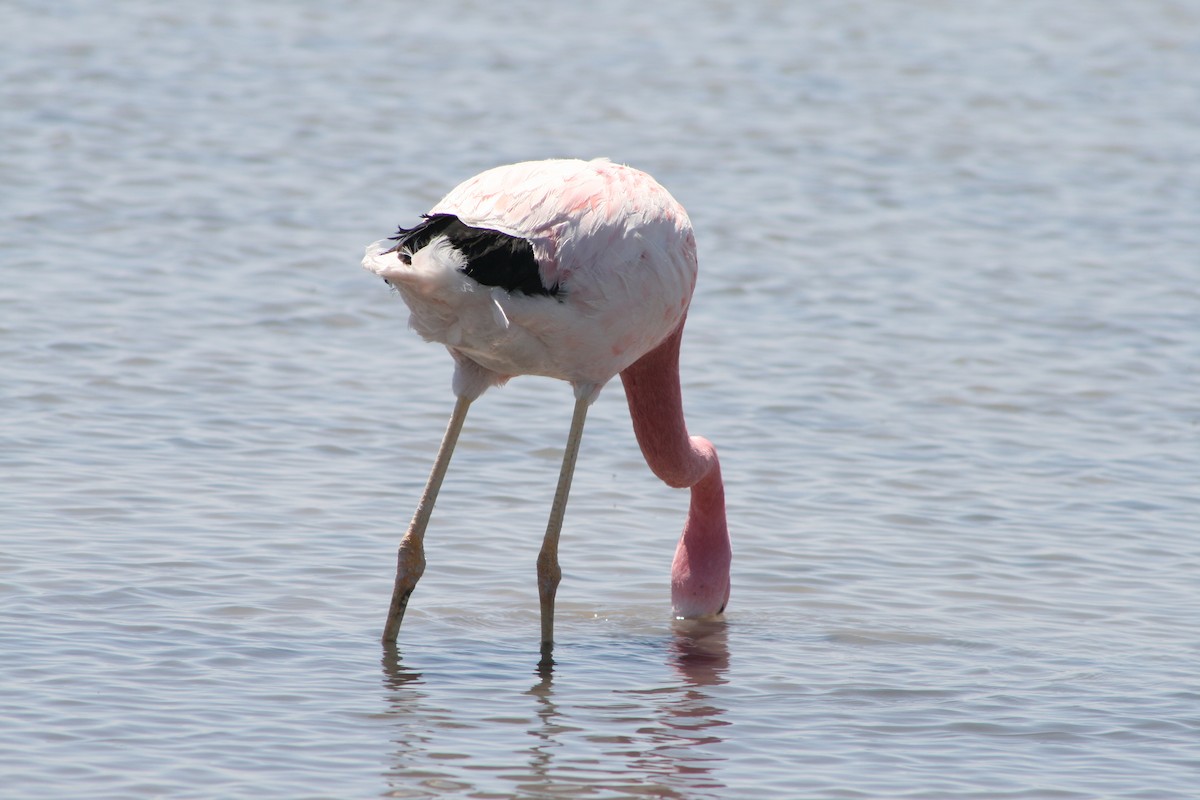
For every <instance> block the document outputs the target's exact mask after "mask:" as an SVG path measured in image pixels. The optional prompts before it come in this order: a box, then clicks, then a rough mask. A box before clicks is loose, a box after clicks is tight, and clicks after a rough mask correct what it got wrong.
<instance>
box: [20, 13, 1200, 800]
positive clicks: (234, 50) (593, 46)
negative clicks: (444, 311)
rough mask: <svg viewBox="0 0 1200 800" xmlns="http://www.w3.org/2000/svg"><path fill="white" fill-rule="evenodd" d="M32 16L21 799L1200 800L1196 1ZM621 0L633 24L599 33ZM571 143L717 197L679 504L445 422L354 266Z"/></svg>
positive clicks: (548, 435) (549, 404)
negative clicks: (396, 578) (559, 489)
mask: <svg viewBox="0 0 1200 800" xmlns="http://www.w3.org/2000/svg"><path fill="white" fill-rule="evenodd" d="M586 5H587V4H567V3H562V4H535V3H523V2H517V3H506V4H485V3H456V2H451V3H441V4H420V5H418V4H415V3H390V4H389V3H367V2H346V3H316V2H287V3H285V2H277V1H276V2H267V1H264V2H256V0H249V1H248V2H242V3H235V4H199V3H193V4H182V5H180V4H174V5H171V4H163V3H152V2H145V1H144V0H128V2H122V3H118V4H96V3H84V2H68V1H65V0H64V1H63V2H58V1H56V0H38V1H37V2H33V1H32V0H28V1H27V2H21V1H20V0H17V1H16V2H9V3H7V4H6V5H5V7H4V9H3V10H2V11H0V14H2V16H3V18H4V24H3V30H4V34H3V36H4V40H5V44H4V49H3V55H2V56H0V70H2V77H3V80H2V81H0V107H2V109H3V110H2V113H0V139H2V140H3V142H4V146H3V148H0V185H2V186H3V187H4V188H3V190H2V191H0V217H2V225H0V276H2V278H3V280H2V281H0V398H2V399H0V411H2V413H0V475H2V478H3V480H2V481H0V603H2V604H3V614H2V615H0V652H3V659H2V661H0V785H2V786H3V787H4V789H3V790H2V792H0V793H2V794H4V796H5V797H14V798H17V797H20V798H79V797H88V798H122V799H125V798H156V797H172V798H241V797H245V798H250V797H253V798H261V797H289V798H350V797H381V796H386V797H406V798H419V797H470V798H507V797H519V798H542V797H595V798H623V797H666V798H731V797H739V798H741V797H745V798H750V797H753V798H794V797H823V798H834V797H849V798H853V797H860V798H892V797H900V796H904V797H918V798H939V797H941V798H971V797H988V798H991V797H1002V798H1089V797H1101V796H1102V797H1118V798H1191V797H1195V793H1196V786H1197V785H1200V710H1198V709H1200V689H1198V688H1197V687H1198V683H1197V664H1198V663H1200V633H1198V632H1197V631H1198V630H1200V628H1198V626H1197V621H1198V620H1200V503H1198V500H1197V498H1198V497H1200V411H1198V407H1197V406H1198V398H1200V372H1198V368H1200V255H1198V254H1200V224H1198V220H1200V134H1198V133H1197V131H1200V81H1198V80H1197V76H1198V75H1200V7H1198V6H1197V4H1195V3H1191V2H1157V1H1155V0H1148V1H1147V2H1138V3H1133V2H1128V3H1123V2H1102V1H1101V0H1096V1H1095V2H1087V1H1086V0H1079V1H1078V2H1075V1H1074V0H1073V1H1072V2H1067V3H1062V4H1047V3H1038V2H1033V0H1028V1H1022V2H1015V3H1002V2H981V3H965V4H964V3H951V2H942V1H941V0H930V1H929V2H913V3H900V2H880V3H853V2H852V3H842V2H811V3H807V2H806V3H784V2H779V3H766V2H764V3H741V4H736V3H718V2H703V3H683V2H663V3H640V2H637V3H635V2H623V1H622V2H611V3H609V2H606V3H601V4H599V5H598V6H596V7H595V8H591V9H590V10H584V7H585V6H586ZM593 5H595V4H593ZM551 155H578V156H587V157H591V156H595V155H607V156H609V157H611V158H613V159H615V160H619V161H624V162H628V163H631V164H634V165H636V166H639V167H642V168H643V169H646V170H647V171H649V172H651V173H653V174H654V175H655V176H656V177H657V178H658V179H659V180H660V181H661V182H662V183H664V184H665V185H666V186H667V187H669V188H670V189H671V190H672V191H673V193H674V194H675V195H676V196H677V197H678V198H679V199H680V201H681V202H683V204H684V205H685V206H686V207H687V208H688V209H689V210H690V212H691V214H692V218H693V221H694V223H695V225H696V228H697V236H698V240H699V248H700V259H701V280H700V285H699V288H698V290H697V294H696V298H695V301H694V304H693V309H692V312H691V315H690V318H689V323H688V331H687V336H686V338H685V352H684V364H683V370H684V388H685V393H686V398H685V401H686V405H687V410H688V415H689V423H690V426H691V428H692V429H693V431H695V432H697V433H703V434H705V435H706V436H708V437H710V438H711V439H712V440H713V441H714V442H716V443H717V445H718V447H719V448H720V449H721V453H722V463H723V467H724V472H725V477H726V481H727V491H728V501H729V509H730V518H731V529H732V533H733V537H734V547H735V563H734V575H733V582H734V588H733V597H732V601H731V604H730V607H729V612H728V614H727V615H726V618H725V620H724V621H721V622H715V623H706V624H696V623H682V622H673V621H672V620H671V619H670V618H669V600H668V588H667V573H668V569H669V564H670V558H671V554H672V550H673V546H674V539H675V537H676V536H677V535H678V530H679V526H680V524H681V522H682V518H683V515H684V511H685V506H686V500H687V498H686V494H681V493H679V492H675V491H673V490H670V489H668V488H666V487H665V486H663V485H661V484H659V483H658V482H657V481H655V480H654V479H653V478H652V477H651V475H650V473H649V471H648V470H647V469H646V467H645V465H644V463H643V462H642V460H641V456H640V454H639V452H638V450H637V446H636V444H635V442H634V439H633V436H632V432H631V429H630V424H629V421H628V414H627V411H626V409H625V406H624V403H623V400H622V397H621V387H620V386H619V384H614V385H611V386H609V387H608V388H607V389H606V390H605V392H604V393H603V394H602V395H601V397H600V399H599V401H598V402H597V404H596V405H595V407H594V408H593V411H592V414H591V416H590V417H589V420H588V430H587V435H586V438H585V441H584V444H583V449H582V454H581V457H580V467H579V472H578V474H577V476H576V482H575V487H574V490H573V495H572V501H571V508H570V510H569V513H568V515H567V525H566V529H565V531H564V535H563V544H562V559H563V568H564V572H565V577H564V581H563V585H562V587H561V589H560V591H559V620H558V637H559V640H560V644H559V646H558V648H557V650H556V651H555V657H556V663H555V664H554V666H553V668H552V669H542V670H540V671H539V670H538V668H537V652H536V650H537V646H536V645H537V643H536V638H537V600H536V590H535V586H534V580H533V574H534V571H533V563H534V557H535V554H536V550H537V547H538V545H539V543H540V537H541V531H542V529H543V528H544V524H545V515H546V513H547V510H548V506H549V502H550V497H551V494H552V492H553V481H554V478H555V475H556V473H557V467H558V459H559V454H560V451H561V447H562V442H563V440H564V438H565V435H566V428H567V423H568V421H569V417H570V401H571V394H570V390H569V388H568V387H567V386H566V385H565V384H559V383H555V382H553V381H548V380H544V379H533V378H526V379H518V380H515V381H513V382H512V383H511V384H510V385H509V386H507V387H505V388H503V389H501V390H496V391H492V392H490V393H489V394H488V395H486V396H485V397H484V398H483V399H482V400H481V401H480V402H478V403H476V404H475V406H474V408H473V409H472V413H471V417H470V418H469V419H468V421H467V426H466V429H465V431H464V433H463V439H462V444H461V446H460V450H459V452H458V454H457V455H456V457H455V462H454V464H453V465H452V468H451V472H450V475H449V478H448V479H447V482H446V486H445V488H444V489H443V492H442V497H441V500H440V502H439V507H438V509H437V513H436V514H435V516H434V522H433V525H432V527H431V530H430V533H429V538H428V558H429V567H428V569H427V572H426V575H425V578H424V579H423V581H422V583H421V585H420V587H419V588H418V589H417V592H416V593H415V594H414V596H413V600H412V604H411V606H410V610H409V613H408V617H407V618H406V620H405V626H404V629H403V630H402V632H401V641H400V646H399V648H398V649H396V650H385V649H381V647H380V646H379V644H378V642H377V637H378V633H379V630H380V627H381V625H382V617H383V614H384V611H385V610H386V605H387V599H388V595H389V593H390V589H391V580H392V570H393V567H394V553H395V547H396V543H397V541H398V538H399V535H400V533H401V532H402V529H403V527H404V526H405V524H406V523H407V520H408V517H409V515H410V514H411V512H412V508H413V506H414V504H415V503H416V499H417V495H418V494H419V492H420V487H421V485H422V484H423V482H424V479H425V476H426V473H427V470H428V468H429V465H430V463H431V461H432V458H433V454H434V451H435V450H436V447H437V443H438V440H439V438H440V435H441V431H442V428H443V426H444V424H445V420H446V418H447V416H448V414H449V411H450V407H451V403H452V401H451V395H450V392H449V387H448V383H449V375H450V360H449V358H448V357H447V356H446V354H445V352H444V351H442V350H440V349H439V348H437V347H434V346H429V345H424V344H422V343H421V342H420V341H419V340H418V339H417V337H416V336H415V335H413V334H412V333H411V332H409V331H407V330H406V329H405V324H404V321H405V318H406V313H405V310H404V309H403V307H402V304H401V303H400V302H399V300H398V299H397V298H395V297H394V296H391V295H389V294H388V292H387V290H386V288H385V287H384V286H383V285H382V284H381V283H380V282H379V281H378V280H377V279H374V278H373V277H371V276H370V275H367V274H366V273H365V272H363V271H361V270H360V269H359V268H358V261H359V258H360V256H361V252H362V249H361V248H362V246H363V245H365V244H366V243H368V242H370V241H373V240H375V239H378V238H380V237H381V236H383V235H386V234H387V233H389V232H390V231H391V230H392V228H393V226H394V225H396V224H397V223H400V222H410V221H411V220H413V219H414V218H415V217H416V215H417V214H419V213H420V212H422V211H425V210H426V209H427V208H429V207H430V206H431V205H432V204H433V202H435V201H436V200H437V199H438V198H439V197H440V196H441V194H442V193H443V192H444V191H446V190H447V189H448V188H449V187H451V186H453V185H454V184H455V183H457V182H458V181H459V180H461V179H463V178H465V177H467V176H469V175H471V174H473V173H475V172H477V171H479V170H481V169H483V168H485V167H489V166H493V165H495V164H499V163H505V162H509V161H515V160H520V159H525V158H536V157H546V156H551Z"/></svg>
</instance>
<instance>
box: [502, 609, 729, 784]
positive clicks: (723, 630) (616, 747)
mask: <svg viewBox="0 0 1200 800" xmlns="http://www.w3.org/2000/svg"><path fill="white" fill-rule="evenodd" d="M673 634H674V635H673V636H672V638H671V639H670V640H669V643H668V647H667V653H666V655H667V662H666V663H667V664H668V665H669V666H671V667H672V668H673V669H674V670H675V671H676V672H677V673H678V674H679V675H680V676H681V677H682V678H683V679H684V685H682V686H665V687H659V688H655V689H638V690H626V691H621V690H618V691H616V692H615V694H617V695H619V699H618V700H617V701H615V702H614V701H613V700H612V699H611V695H609V696H608V698H609V699H607V701H606V702H602V703H596V704H591V703H589V704H574V705H573V707H572V706H571V705H568V709H567V710H566V711H562V710H560V708H559V704H558V703H556V701H555V695H556V693H555V690H554V662H553V661H552V660H548V659H543V661H542V662H541V663H540V664H539V665H538V669H537V675H538V678H539V680H538V682H537V683H535V684H534V685H533V686H532V687H530V689H529V691H528V692H527V695H528V696H530V697H533V698H535V699H536V700H537V704H538V705H537V716H538V719H539V721H540V726H539V727H536V728H533V729H531V730H530V731H529V733H530V735H531V736H533V737H534V738H535V739H537V743H536V744H534V745H532V746H531V747H530V748H529V761H528V764H529V771H530V778H531V779H532V782H531V783H530V784H529V785H526V786H525V787H523V788H525V789H528V790H530V791H534V792H535V793H545V794H561V793H563V792H567V791H571V790H580V789H583V788H584V787H588V788H592V789H599V788H605V789H608V790H618V789H620V788H622V787H626V788H631V789H632V788H634V787H636V790H637V793H638V794H650V795H652V796H655V797H670V798H675V797H678V798H683V797H694V796H696V793H697V792H700V791H714V792H716V791H719V790H720V789H722V788H724V787H723V785H722V784H721V782H720V781H719V780H717V779H716V778H715V776H713V775H712V772H713V769H714V768H715V767H716V766H717V765H718V764H719V763H721V762H722V761H724V760H725V759H724V758H723V757H721V756H720V755H717V754H715V753H719V750H720V747H719V746H720V744H721V743H722V737H721V736H720V735H719V733H720V730H721V728H723V727H725V726H727V725H729V724H730V723H728V722H726V721H724V720H722V719H721V717H722V716H723V715H724V713H725V710H724V709H723V708H721V707H720V706H719V705H717V704H716V703H714V702H713V700H712V698H711V697H710V695H709V693H708V692H707V691H706V688H705V687H709V686H715V685H720V684H723V683H725V682H726V679H725V677H724V673H725V671H726V670H727V669H728V668H729V647H728V635H727V627H726V624H725V622H724V620H715V621H703V622H698V621H679V622H677V623H676V624H675V626H674V630H673ZM631 698H632V699H633V700H634V702H630V700H631ZM564 702H566V700H564ZM578 738H582V739H584V740H586V741H587V742H588V743H590V744H593V745H595V744H600V745H603V746H605V749H604V751H603V756H604V758H603V759H597V758H595V756H594V755H591V754H589V755H588V756H586V757H584V758H580V757H578V756H576V755H575V752H576V751H577V750H578V748H577V747H573V746H572V745H573V744H574V741H573V740H574V739H578ZM589 750H590V748H589ZM560 752H561V753H562V755H559V756H558V757H557V759H556V753H560ZM568 754H569V755H568ZM610 760H613V761H614V763H619V764H620V767H619V768H616V769H614V768H609V769H603V768H600V767H599V764H598V763H597V762H598V761H599V762H600V763H605V762H608V761H610Z"/></svg>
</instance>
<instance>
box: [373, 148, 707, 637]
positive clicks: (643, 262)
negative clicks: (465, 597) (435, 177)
mask: <svg viewBox="0 0 1200 800" xmlns="http://www.w3.org/2000/svg"><path fill="white" fill-rule="evenodd" d="M426 220H427V221H426V222H425V223H422V225H421V226H418V227H416V228H413V229H409V230H405V229H401V235H400V236H399V237H397V238H398V239H399V240H400V244H399V245H397V246H395V247H392V246H390V243H388V242H386V241H383V242H377V243H375V244H374V245H372V246H371V247H369V248H368V250H367V255H366V257H365V258H364V259H363V265H364V266H365V267H366V268H367V269H369V270H371V271H372V272H374V273H376V274H377V275H379V276H381V277H382V278H384V280H386V281H387V282H388V283H389V284H391V285H392V286H394V287H395V288H396V289H397V290H398V291H399V292H400V294H401V296H402V297H403V298H404V300H405V302H406V303H407V304H408V306H409V308H410V310H411V318H410V324H411V325H412V327H413V328H414V329H415V330H416V331H417V332H418V333H419V334H420V335H421V336H422V337H424V338H425V339H427V340H429V341H434V342H440V343H441V344H443V345H445V346H446V347H447V348H448V349H449V350H450V353H451V355H452V356H453V357H454V360H455V363H456V368H455V373H454V380H453V389H454V393H455V394H456V395H457V396H458V398H459V400H458V405H457V406H456V409H455V414H454V415H453V416H452V417H451V423H450V426H449V428H448V430H447V435H446V439H445V440H444V441H443V445H442V449H441V452H440V453H439V456H438V460H437V462H436V463H435V466H434V470H433V474H432V475H431V476H430V483H429V485H427V487H426V491H425V494H424V496H423V497H422V500H421V504H420V506H419V507H418V509H417V514H416V516H414V519H413V523H412V525H410V527H409V531H408V533H407V534H406V535H405V538H404V540H403V541H402V542H401V548H400V555H399V562H398V567H399V568H398V573H397V582H396V594H395V596H394V598H393V606H392V614H391V615H390V616H389V621H388V626H387V628H386V630H385V633H384V638H385V640H393V639H394V638H395V635H396V632H397V630H398V628H399V625H400V621H401V619H402V617H403V612H404V607H405V605H406V603H407V599H408V595H409V594H410V593H411V592H412V588H413V586H415V584H416V580H417V578H419V577H420V573H421V571H422V570H423V568H424V557H423V547H422V540H423V535H424V529H425V525H426V524H427V522H428V518H429V512H430V511H431V510H432V505H433V501H434V499H435V498H436V495H437V491H438V487H439V486H440V483H441V479H442V476H443V475H444V473H445V469H446V466H447V464H448V462H449V458H450V453H451V452H452V451H453V447H454V443H455V441H456V439H457V436H458V430H459V428H461V424H462V419H463V418H464V417H465V414H466V409H467V407H468V406H469V404H470V403H471V402H472V401H473V400H475V399H476V398H477V397H478V396H479V395H480V394H482V393H483V391H484V390H486V389H487V388H488V387H489V386H492V385H496V384H500V383H503V382H504V381H506V380H508V379H509V378H510V377H513V376H515V375H545V376H548V377H552V378H559V379H562V380H565V381H568V382H570V383H571V384H572V385H573V386H574V387H575V396H576V410H575V418H574V420H573V422H572V430H571V436H570V439H569V440H568V446H567V451H566V453H565V455H564V463H563V471H562V474H561V476H560V481H559V490H558V494H557V495H556V497H555V503H554V507H553V508H552V511H551V520H550V525H549V526H548V529H547V533H546V541H545V544H544V546H543V551H542V554H541V556H540V557H539V561H538V575H539V588H540V590H541V598H542V641H543V647H544V648H546V649H548V648H549V646H550V643H551V639H552V630H553V603H554V592H555V589H556V587H557V584H558V576H559V572H558V563H557V544H558V532H559V527H560V526H561V523H562V514H563V512H564V510H565V505H566V497H567V492H568V491H569V487H570V479H571V474H572V471H573V469H574V462H575V455H576V453H577V452H578V445H579V437H580V436H581V434H582V428H583V420H584V416H585V414H586V409H587V406H588V405H589V404H590V403H591V402H592V401H594V400H595V398H596V396H597V395H598V394H599V391H600V389H601V388H602V387H603V386H604V384H605V383H607V382H608V381H609V380H611V379H612V378H613V377H614V376H615V375H617V374H621V375H622V379H623V381H624V383H625V387H626V395H627V397H628V399H629V405H630V411H631V414H632V416H633V421H634V429H635V432H636V433H637V437H638V441H639V443H640V444H641V446H642V450H643V452H644V454H645V455H646V460H647V462H648V463H649V464H650V466H651V468H652V469H653V470H654V471H655V473H656V474H658V475H659V476H660V477H661V478H662V479H663V480H665V481H666V482H667V483H669V484H671V485H673V486H690V487H692V504H691V510H690V512H689V516H688V523H687V525H686V526H685V529H684V535H683V536H682V537H681V539H680V543H679V547H678V549H677V551H676V557H675V562H674V565H673V568H672V597H673V602H674V605H675V611H676V613H677V614H678V615H680V616H687V617H696V616H705V615H708V614H715V613H720V611H722V610H724V606H725V603H726V601H727V600H728V596H729V559H730V556H729V553H730V548H729V535H728V531H727V528H726V524H725V509H724V493H723V488H722V484H721V477H720V469H719V467H718V465H717V460H716V452H715V450H714V449H713V447H712V445H711V444H710V443H709V442H708V441H707V440H704V439H702V438H700V437H688V435H687V430H686V427H685V426H684V424H683V413H682V405H681V401H680V397H679V378H678V347H679V339H680V335H681V334H682V329H683V322H684V319H685V317H686V315H687V310H688V306H689V304H690V302H691V297H692V291H693V289H694V288H695V283H696V272H697V267H696V245H695V239H694V237H693V235H692V228H691V223H690V221H689V220H688V216H687V213H686V212H685V211H684V210H683V208H682V207H681V206H680V205H679V204H678V203H677V202H675V200H674V199H673V198H672V197H671V196H670V194H668V193H667V191H666V190H665V189H663V188H662V187H661V186H659V184H658V183H656V182H655V181H654V180H653V179H652V178H651V177H650V176H649V175H646V174H645V173H643V172H639V171H638V170H635V169H632V168H630V167H625V166H622V165H619V164H614V163H612V162H610V161H607V160H603V159H601V160H595V161H586V162H585V161H575V160H554V161H532V162H525V163H521V164H513V165H510V166H506V167H497V168H495V169H491V170H488V171H486V172H483V173H481V174H479V175H477V176H476V177H474V178H471V179H469V180H467V181H465V182H464V183H462V184H461V185H459V186H458V187H457V188H455V189H454V190H453V191H451V192H450V193H449V194H448V195H447V196H446V197H445V198H444V199H442V200H441V202H439V203H438V204H437V205H436V206H434V207H433V209H432V210H431V211H430V212H429V214H427V215H426ZM448 226H451V227H448ZM442 231H444V232H445V233H444V235H443V234H442V233H441V232H442ZM456 232H457V233H456ZM467 237H473V238H467ZM479 242H484V243H485V244H486V245H487V247H493V246H503V247H511V248H513V249H512V252H513V253H514V256H513V257H512V258H506V259H499V258H498V257H494V256H493V257H491V258H492V260H491V261H486V262H485V259H484V258H483V257H482V256H480V257H478V258H476V259H475V260H474V262H473V258H474V256H477V255H478V254H479V253H480V252H481V250H480V249H478V248H476V249H473V247H475V245H476V244H478V243H479ZM481 247H482V245H481ZM489 252H491V251H490V250H489ZM504 252H505V253H507V252H508V250H504ZM521 253H524V254H525V260H524V261H522V258H521V255H520V254H521ZM473 254H474V256H473ZM530 255H531V256H532V257H531V258H530V257H529V256H530ZM522 263H524V264H526V266H525V267H522V266H521V265H522ZM497 265H499V267H497ZM522 269H524V270H525V271H526V273H527V274H523V275H522V274H520V272H521V270H522ZM468 272H471V273H472V274H467V273H468Z"/></svg>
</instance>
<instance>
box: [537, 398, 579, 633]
mask: <svg viewBox="0 0 1200 800" xmlns="http://www.w3.org/2000/svg"><path fill="white" fill-rule="evenodd" d="M590 403H591V398H590V397H580V398H577V399H576V400H575V413H574V414H573V415H572V416H571V432H570V433H569V434H568V435H567V446H566V449H564V450H563V462H562V470H561V471H560V472H559V473H558V488H557V489H556V490H555V492H554V504H553V505H551V506H550V520H549V522H547V523H546V538H545V539H543V540H542V550H541V552H540V553H538V560H537V574H538V597H539V599H540V600H541V605H542V655H543V656H548V655H549V653H550V650H551V648H552V647H553V646H554V595H555V593H556V592H557V591H558V582H559V581H560V580H561V579H562V570H561V569H560V568H559V566H558V534H559V532H560V531H561V530H562V524H563V515H564V514H566V511H567V495H568V494H570V492H571V477H572V476H573V475H574V474H575V460H576V459H577V458H578V456H579V442H580V440H581V439H582V438H583V423H584V420H585V419H586V417H587V410H588V405H589V404H590Z"/></svg>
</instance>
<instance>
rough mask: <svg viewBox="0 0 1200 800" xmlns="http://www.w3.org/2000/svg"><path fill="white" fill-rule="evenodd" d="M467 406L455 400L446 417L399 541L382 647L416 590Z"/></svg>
mask: <svg viewBox="0 0 1200 800" xmlns="http://www.w3.org/2000/svg"><path fill="white" fill-rule="evenodd" d="M470 406H471V398H468V397H459V398H458V402H457V403H455V405H454V412H453V413H452V414H451V415H450V423H449V424H448V425H447V426H446V433H445V435H444V436H443V437H442V444H441V447H439V448H438V454H437V458H436V459H435V460H434V462H433V469H432V470H431V471H430V473H429V480H428V482H426V484H425V491H424V492H422V493H421V501H420V502H419V503H417V510H416V512H415V513H414V514H413V518H412V522H410V523H408V530H407V531H406V532H405V534H404V538H403V539H401V540H400V550H399V552H398V553H397V554H396V584H395V587H394V588H393V589H392V605H391V608H390V609H388V616H387V623H386V624H385V625H384V627H383V641H384V643H385V644H388V643H392V642H395V641H396V634H397V633H399V631H400V623H401V621H403V619H404V609H405V608H407V607H408V598H409V595H411V594H412V592H413V589H414V588H416V585H417V581H419V580H420V579H421V574H422V573H423V572H424V571H425V528H426V527H428V525H429V516H430V515H431V514H432V513H433V504H434V502H436V501H437V496H438V490H439V489H441V488H442V479H443V478H445V477H446V468H447V467H449V466H450V456H452V455H453V454H454V445H455V444H456V443H457V442H458V434H459V431H461V430H462V426H463V420H465V419H466V418H467V409H468V408H469V407H470Z"/></svg>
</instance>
